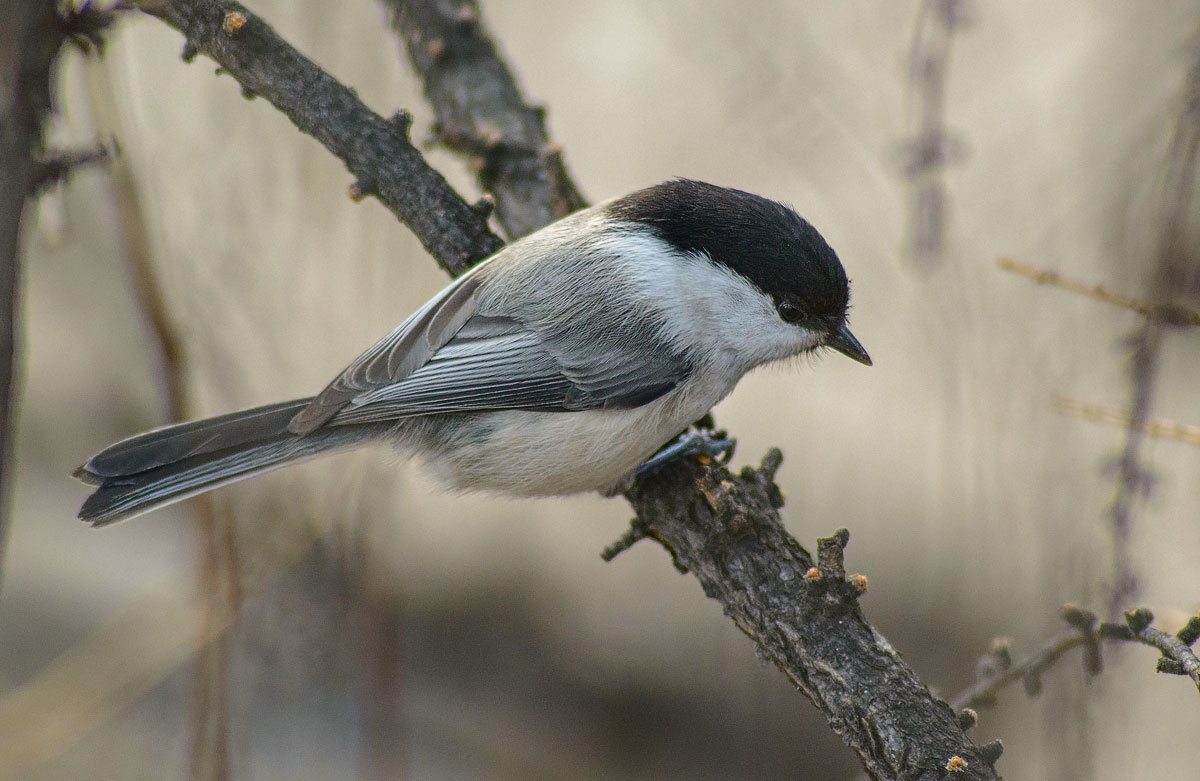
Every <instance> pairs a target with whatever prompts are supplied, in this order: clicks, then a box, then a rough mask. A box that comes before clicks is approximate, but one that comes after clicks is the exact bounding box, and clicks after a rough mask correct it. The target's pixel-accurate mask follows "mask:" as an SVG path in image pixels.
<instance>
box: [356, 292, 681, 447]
mask: <svg viewBox="0 0 1200 781" xmlns="http://www.w3.org/2000/svg"><path fill="white" fill-rule="evenodd" d="M638 347H641V346H640V345H633V346H630V349H615V350H610V351H609V352H608V354H602V355H597V356H594V357H595V359H596V360H594V361H593V363H592V365H591V366H589V367H588V368H587V369H582V368H580V369H575V370H572V368H571V367H570V366H569V365H568V364H571V363H577V364H578V365H579V366H581V367H582V366H584V365H586V364H585V363H584V362H582V361H579V362H572V361H569V360H564V358H565V357H566V356H564V355H562V354H561V351H555V350H554V346H553V344H551V345H547V344H546V343H545V342H544V341H543V340H542V339H540V338H539V337H538V336H537V335H536V334H534V333H532V332H531V331H529V330H527V329H526V328H525V326H523V325H522V324H521V323H519V322H517V321H516V320H512V319H509V318H504V317H483V316H480V315H476V317H474V318H472V319H471V320H469V321H468V322H467V323H466V324H465V325H464V326H463V328H462V329H461V330H460V331H459V334H458V335H457V336H456V337H455V338H454V339H452V340H450V341H449V342H448V343H447V344H446V345H445V346H444V347H442V349H441V350H439V351H438V352H437V353H436V354H435V355H434V356H433V358H432V360H430V361H429V362H428V363H426V364H425V365H424V366H422V367H421V368H420V369H418V370H417V371H415V372H413V373H412V374H411V375H409V376H408V377H407V378H406V379H405V380H403V381H402V382H398V383H392V384H390V385H386V386H383V387H379V388H376V389H374V390H371V391H369V392H367V393H363V394H361V395H359V396H357V397H356V398H354V399H353V400H352V401H351V402H350V403H349V404H348V405H346V406H345V407H343V408H342V409H341V410H340V411H339V412H338V413H337V416H336V417H335V418H334V420H333V422H334V423H335V424H337V425H342V424H349V423H368V422H381V421H386V420H394V419H397V418H403V417H411V416H414V415H429V414H434V413H443V412H483V411H489V410H503V409H532V410H549V411H569V410H583V409H595V408H598V407H609V408H612V407H633V406H638V405H640V404H645V403H646V402H648V401H651V400H652V399H654V398H657V397H658V396H660V395H662V394H663V393H666V392H667V391H669V390H670V389H671V388H673V387H675V385H676V384H678V382H679V381H680V380H682V379H683V378H684V377H685V376H686V374H687V367H686V364H685V363H684V361H683V360H682V359H679V358H675V357H673V356H671V355H669V354H667V353H663V352H661V351H658V350H655V351H653V352H648V351H642V350H639V349H637V348H638ZM555 352H560V355H556V354H555ZM649 355H653V356H655V358H654V359H648V356H649Z"/></svg>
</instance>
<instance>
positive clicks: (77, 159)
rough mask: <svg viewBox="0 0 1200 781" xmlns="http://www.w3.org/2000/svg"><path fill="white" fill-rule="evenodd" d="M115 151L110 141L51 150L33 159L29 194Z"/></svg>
mask: <svg viewBox="0 0 1200 781" xmlns="http://www.w3.org/2000/svg"><path fill="white" fill-rule="evenodd" d="M115 153H116V152H115V147H114V145H113V144H112V143H107V144H106V143H103V142H98V143H97V144H96V146H95V147H93V148H91V149H65V150H61V151H51V152H50V154H49V155H47V156H44V157H41V158H39V159H38V160H36V161H34V164H33V172H32V175H31V176H30V183H29V194H30V195H40V194H41V193H42V192H43V191H45V190H48V189H49V188H51V187H54V186H55V185H58V184H62V183H63V182H65V181H66V180H67V177H69V176H70V175H71V174H72V173H73V172H75V171H76V170H78V169H80V168H87V167H88V166H91V165H98V164H100V163H106V162H108V160H109V159H110V158H111V157H112V156H113V155H115Z"/></svg>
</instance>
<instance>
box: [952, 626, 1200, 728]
mask: <svg viewBox="0 0 1200 781" xmlns="http://www.w3.org/2000/svg"><path fill="white" fill-rule="evenodd" d="M1062 617H1063V620H1064V621H1066V622H1067V623H1068V624H1070V625H1071V629H1072V631H1070V632H1068V633H1067V634H1064V635H1062V636H1061V637H1058V638H1055V639H1054V640H1051V641H1050V642H1048V643H1047V644H1046V645H1044V646H1043V647H1042V648H1039V649H1038V650H1037V651H1035V652H1033V653H1032V654H1030V655H1029V656H1026V657H1025V658H1023V659H1021V660H1020V661H1017V662H1014V661H1013V658H1012V652H1011V651H1010V650H1009V646H1008V642H1007V641H1006V640H1002V639H1000V640H997V641H996V642H995V643H994V644H993V646H992V650H991V652H990V653H989V654H987V655H986V656H984V657H983V658H982V659H980V663H979V665H978V676H977V680H976V681H975V683H973V684H972V685H971V686H970V687H969V688H968V689H967V690H966V691H964V692H962V693H961V694H959V695H958V696H957V697H955V698H954V700H953V707H954V709H955V710H956V711H962V710H963V709H966V708H981V707H985V706H989V705H992V704H994V703H995V700H996V695H997V694H999V693H1000V691H1001V690H1003V689H1005V688H1007V687H1008V686H1010V685H1012V684H1013V683H1016V682H1017V681H1021V682H1022V683H1023V684H1024V686H1025V692H1026V694H1028V695H1029V696H1030V697H1035V696H1037V695H1038V694H1039V693H1040V692H1041V690H1042V674H1043V673H1045V672H1046V671H1047V670H1049V669H1050V668H1051V667H1053V666H1054V665H1055V664H1056V663H1057V662H1058V661H1059V660H1060V659H1062V658H1063V656H1065V655H1066V654H1067V653H1068V652H1069V651H1071V650H1073V649H1075V648H1083V649H1084V651H1083V666H1084V670H1086V671H1087V673H1088V675H1098V674H1099V673H1100V672H1101V671H1102V670H1103V669H1104V662H1103V659H1102V657H1101V654H1100V648H1101V645H1102V643H1103V642H1104V641H1109V642H1132V643H1141V644H1142V645H1147V646H1150V647H1151V648H1155V649H1157V650H1158V651H1159V653H1160V655H1159V658H1158V664H1157V667H1156V669H1157V670H1158V672H1160V673H1169V674H1172V675H1186V676H1188V677H1189V678H1191V679H1192V682H1193V683H1194V684H1196V688H1197V689H1200V659H1197V657H1196V654H1195V652H1193V651H1192V646H1193V645H1194V644H1195V642H1196V639H1197V638H1200V616H1192V617H1191V618H1190V619H1188V622H1187V623H1186V624H1185V625H1184V626H1183V628H1182V629H1180V630H1179V631H1178V632H1176V633H1175V634H1173V635H1171V634H1167V633H1166V632H1163V631H1162V630H1159V629H1155V628H1154V627H1153V626H1151V623H1152V622H1153V621H1154V615H1153V614H1152V613H1151V612H1150V611H1149V610H1147V609H1145V608H1137V609H1136V610H1130V611H1127V612H1126V613H1125V623H1124V624H1118V623H1112V622H1108V621H1105V622H1100V621H1099V619H1098V618H1097V616H1096V614H1095V613H1093V612H1091V611H1090V610H1083V609H1082V608H1079V607H1076V606H1074V605H1067V606H1066V607H1064V608H1063V610H1062ZM966 718H969V716H968V717H966Z"/></svg>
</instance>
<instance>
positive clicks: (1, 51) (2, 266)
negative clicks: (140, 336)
mask: <svg viewBox="0 0 1200 781" xmlns="http://www.w3.org/2000/svg"><path fill="white" fill-rule="evenodd" d="M3 16H4V24H2V25H0V565H2V564H3V553H4V548H5V542H6V541H7V538H8V505H9V500H10V498H11V494H12V486H11V482H12V474H11V470H10V469H9V466H10V461H11V454H12V434H13V431H12V428H13V424H12V418H13V405H14V400H13V396H14V385H15V379H14V378H15V374H16V364H15V360H14V352H15V350H16V342H17V338H16V328H17V324H16V311H17V295H18V290H17V284H18V278H19V273H18V269H19V266H20V252H21V222H22V215H23V214H24V213H25V203H26V201H27V199H28V198H29V196H30V195H31V194H32V193H33V192H34V190H35V189H36V187H35V185H36V184H37V181H38V176H39V169H38V165H37V162H36V160H35V156H36V155H37V154H38V153H40V152H41V151H42V129H43V124H44V122H45V119H46V117H47V115H48V114H49V112H50V76H51V68H52V67H53V64H54V58H55V57H56V56H57V54H58V51H59V48H60V46H61V45H62V42H63V39H64V37H65V36H66V35H67V33H68V30H67V26H66V23H65V21H66V20H63V19H60V18H59V17H58V14H57V11H56V5H55V4H54V3H53V2H48V1H47V0H16V1H15V2H8V3H5V4H4V13H3ZM2 574H3V568H2V566H0V575H2Z"/></svg>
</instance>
